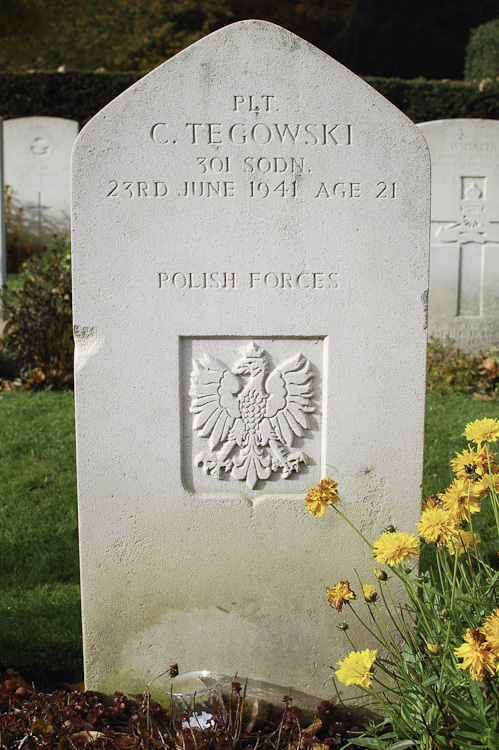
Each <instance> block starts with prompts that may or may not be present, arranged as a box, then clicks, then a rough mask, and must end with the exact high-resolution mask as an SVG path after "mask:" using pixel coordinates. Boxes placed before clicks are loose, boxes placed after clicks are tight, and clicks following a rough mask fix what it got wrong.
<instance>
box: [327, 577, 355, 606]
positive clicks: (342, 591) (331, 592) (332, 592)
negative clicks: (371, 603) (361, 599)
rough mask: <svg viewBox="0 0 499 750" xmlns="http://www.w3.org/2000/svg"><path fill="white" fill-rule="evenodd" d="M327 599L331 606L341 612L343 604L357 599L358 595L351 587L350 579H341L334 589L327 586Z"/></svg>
mask: <svg viewBox="0 0 499 750" xmlns="http://www.w3.org/2000/svg"><path fill="white" fill-rule="evenodd" d="M326 594H327V600H328V602H329V604H330V605H331V607H334V608H335V609H336V611H337V612H341V610H342V608H343V605H344V604H346V602H349V601H351V600H352V599H356V598H357V597H356V595H355V594H354V592H353V591H352V590H351V588H350V584H349V582H348V581H340V582H339V583H337V584H336V585H335V586H333V588H332V589H328V588H326Z"/></svg>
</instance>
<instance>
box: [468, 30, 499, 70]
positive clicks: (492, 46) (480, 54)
mask: <svg viewBox="0 0 499 750" xmlns="http://www.w3.org/2000/svg"><path fill="white" fill-rule="evenodd" d="M498 76H499V18H496V19H494V20H493V21H489V23H484V24H483V25H482V26H478V28H476V29H473V31H472V32H471V36H470V40H469V42H468V46H467V47H466V61H465V67H464V80H465V81H482V80H483V79H485V78H497V77H498Z"/></svg>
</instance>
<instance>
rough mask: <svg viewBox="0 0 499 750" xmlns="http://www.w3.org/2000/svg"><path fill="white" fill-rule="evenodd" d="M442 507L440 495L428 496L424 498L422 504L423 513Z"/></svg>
mask: <svg viewBox="0 0 499 750" xmlns="http://www.w3.org/2000/svg"><path fill="white" fill-rule="evenodd" d="M439 507H440V500H439V499H438V495H426V497H425V498H423V502H422V504H421V512H423V511H424V510H430V508H439Z"/></svg>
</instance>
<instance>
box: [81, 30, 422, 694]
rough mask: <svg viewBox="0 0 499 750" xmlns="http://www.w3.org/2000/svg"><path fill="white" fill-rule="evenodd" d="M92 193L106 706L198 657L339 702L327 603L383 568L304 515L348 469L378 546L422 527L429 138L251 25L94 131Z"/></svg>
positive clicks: (342, 485) (85, 367)
mask: <svg viewBox="0 0 499 750" xmlns="http://www.w3.org/2000/svg"><path fill="white" fill-rule="evenodd" d="M72 195H73V272H74V304H75V308H74V322H75V341H76V362H75V364H76V408H77V454H78V486H79V509H80V510H79V513H80V549H81V571H82V599H83V623H84V642H85V669H86V684H87V687H89V688H94V689H99V690H102V691H104V692H106V691H107V692H112V691H113V690H115V689H117V688H120V689H126V690H130V691H132V692H133V691H134V690H135V691H136V690H141V689H143V687H144V685H145V684H146V683H147V682H148V681H149V680H151V679H153V678H154V677H155V676H157V675H158V674H159V673H160V672H162V671H163V670H165V669H167V668H168V666H169V665H170V664H171V663H173V662H178V663H179V665H180V669H181V670H182V671H188V670H191V669H198V668H203V669H205V668H208V669H214V670H218V671H220V672H222V673H224V674H228V675H233V674H234V673H235V671H236V670H238V671H239V674H242V675H248V676H250V677H253V678H255V679H260V680H265V681H267V682H273V683H275V684H278V685H283V686H287V687H288V688H289V686H290V685H291V686H293V687H294V688H296V689H298V690H303V691H305V692H311V693H315V694H321V695H329V696H330V695H331V692H332V687H331V678H330V669H329V665H330V664H331V665H332V664H334V663H335V662H336V661H337V660H338V659H339V658H342V657H343V656H344V655H345V643H344V641H343V637H342V634H341V633H339V632H338V631H337V630H336V628H335V625H336V623H337V618H336V616H335V615H336V613H332V611H331V609H330V607H329V606H328V604H327V599H326V595H325V587H326V586H332V585H333V584H334V583H336V582H337V581H338V580H339V579H342V580H345V579H347V578H348V577H351V578H352V582H353V575H354V572H353V569H354V567H355V568H356V569H357V570H358V572H359V574H360V575H361V577H362V578H363V580H364V581H372V579H373V558H372V554H371V553H370V551H369V550H366V549H364V548H363V547H362V546H361V545H360V544H359V542H358V540H357V539H356V538H355V537H354V536H353V533H352V532H351V531H350V530H349V528H348V527H347V526H346V524H344V523H343V522H342V521H341V519H340V518H339V517H338V516H337V515H336V514H335V513H334V511H333V510H331V509H330V512H328V513H327V514H326V515H325V517H323V518H322V519H317V518H313V517H312V516H310V515H309V514H307V512H306V510H305V504H304V497H305V495H306V494H307V491H308V489H309V488H310V487H312V486H313V485H315V484H316V483H317V482H318V481H319V480H320V479H321V477H324V476H328V475H331V476H332V477H333V478H334V479H335V480H337V481H339V490H340V493H341V497H342V501H343V503H344V509H345V510H346V511H347V512H348V513H349V515H350V517H351V518H352V519H353V520H354V522H356V523H357V524H358V525H359V526H360V528H362V529H363V530H364V532H365V533H366V534H368V535H369V536H370V537H371V539H372V540H373V541H374V539H375V538H376V535H377V534H378V533H380V532H381V530H382V529H383V528H384V527H385V526H386V524H388V523H393V524H395V525H396V526H398V527H399V528H407V529H408V530H409V531H413V529H414V522H415V521H416V519H417V517H418V515H419V509H420V502H421V497H420V493H421V475H422V450H423V419H424V387H425V352H426V332H425V316H426V294H427V277H428V247H427V245H428V230H429V158H428V153H427V148H426V145H425V143H424V139H423V138H422V136H421V134H420V133H419V131H418V130H417V128H416V127H415V126H414V125H413V124H412V123H411V122H410V121H409V120H408V119H407V118H406V117H405V116H404V115H402V114H401V113H400V112H399V111H398V110H397V109H395V108H394V107H393V106H392V105H391V104H390V103H389V102H387V101H386V100H385V99H384V98H383V97H381V96H380V95H379V94H377V93H376V92H375V91H374V90H373V89H372V88H370V87H369V86H368V85H367V84H366V83H364V82H363V81H362V80H360V79H359V78H357V77H356V76H355V75H353V74H352V73H351V72H349V71H348V70H346V69H345V68H344V67H342V66H341V65H340V64H338V63H337V62H335V61H334V60H332V59H331V58H329V57H328V56H327V55H325V54H324V53H322V52H320V51H319V50H317V49H316V48H314V47H312V46H311V45H309V44H308V43H307V42H305V41H303V40H302V39H300V38H299V37H297V36H295V35H293V34H292V33H290V32H288V31H285V30H284V29H282V28H280V27H278V26H274V25H272V24H269V23H265V22H262V21H245V22H241V23H237V24H233V25H232V26H228V27H226V28H224V29H221V30H220V31H217V32H215V33H214V34H212V35H210V36H208V37H206V38H205V39H203V40H201V41H199V42H197V43H196V44H194V45H193V46H192V47H189V48H188V49H186V50H185V51H184V52H182V53H180V54H179V55H177V56H176V57H174V58H172V59H170V60H168V61H167V62H166V63H164V64H163V65H162V66H160V67H159V68H158V69H156V70H155V71H153V72H152V73H150V74H149V75H147V76H146V77H145V78H143V79H142V80H141V81H139V82H138V83H137V84H136V85H135V86H133V87H132V88H131V89H129V90H128V91H126V92H125V93H123V94H122V95H121V96H120V97H118V98H117V99H116V100H114V101H113V102H111V103H110V104H109V105H108V106H107V107H106V108H105V109H103V110H102V112H100V113H99V114H98V115H97V116H96V117H95V118H94V119H93V120H92V121H91V122H90V123H89V124H88V125H87V126H86V127H85V128H84V129H83V131H82V132H81V134H80V136H79V138H78V140H77V142H76V144H75V149H74V156H73V193H72ZM354 588H355V585H354ZM347 617H348V615H347ZM356 632H357V630H356V627H355V626H353V627H352V633H353V637H354V639H355V634H356Z"/></svg>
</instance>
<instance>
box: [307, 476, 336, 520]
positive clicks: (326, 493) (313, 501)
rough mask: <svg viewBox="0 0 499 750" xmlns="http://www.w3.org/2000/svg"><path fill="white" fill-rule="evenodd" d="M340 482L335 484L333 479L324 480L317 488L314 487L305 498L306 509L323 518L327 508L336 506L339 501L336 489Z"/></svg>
mask: <svg viewBox="0 0 499 750" xmlns="http://www.w3.org/2000/svg"><path fill="white" fill-rule="evenodd" d="M337 486H338V482H333V480H332V479H331V477H326V478H325V479H323V480H322V481H321V482H319V484H318V485H317V487H313V488H312V489H311V490H310V492H309V493H308V495H307V497H306V498H305V507H306V509H307V510H308V512H309V513H311V514H312V515H313V516H322V515H324V511H325V510H326V506H328V505H335V504H336V503H337V502H338V500H339V499H340V498H339V497H338V492H337V491H336V488H337Z"/></svg>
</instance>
